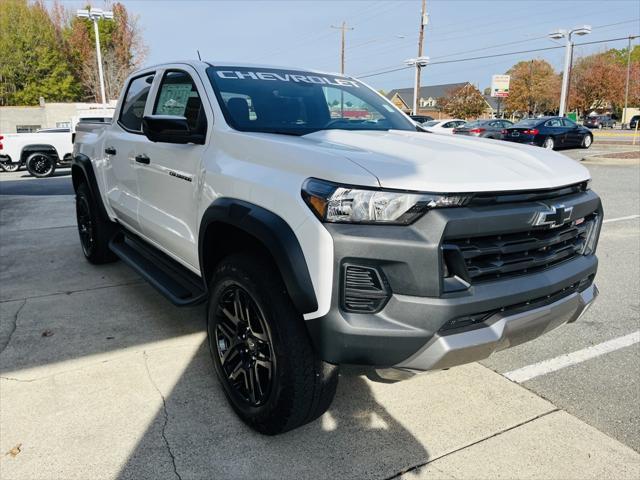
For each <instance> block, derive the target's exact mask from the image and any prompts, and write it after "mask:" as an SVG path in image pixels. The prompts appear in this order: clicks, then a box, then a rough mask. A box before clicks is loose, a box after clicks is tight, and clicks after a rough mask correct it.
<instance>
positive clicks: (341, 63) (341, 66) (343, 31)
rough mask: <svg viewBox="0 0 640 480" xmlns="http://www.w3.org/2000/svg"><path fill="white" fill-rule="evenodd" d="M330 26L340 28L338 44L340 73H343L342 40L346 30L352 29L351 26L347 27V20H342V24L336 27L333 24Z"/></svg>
mask: <svg viewBox="0 0 640 480" xmlns="http://www.w3.org/2000/svg"><path fill="white" fill-rule="evenodd" d="M331 28H335V29H336V30H341V38H342V41H341V45H340V73H341V74H343V75H344V41H345V32H346V31H347V30H353V27H347V22H345V21H343V22H342V25H341V26H339V27H336V26H335V25H331Z"/></svg>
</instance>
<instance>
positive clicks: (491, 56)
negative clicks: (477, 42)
mask: <svg viewBox="0 0 640 480" xmlns="http://www.w3.org/2000/svg"><path fill="white" fill-rule="evenodd" d="M636 38H640V35H627V36H626V37H617V38H608V39H606V40H594V41H591V42H581V43H576V44H575V46H576V47H579V46H583V45H595V44H598V43H607V42H617V41H620V40H628V39H631V40H634V39H636ZM560 48H565V46H564V45H557V46H554V47H545V48H533V49H530V50H520V51H517V52H504V53H496V54H493V55H482V56H478V57H467V58H459V59H456V60H443V61H440V62H431V63H429V66H433V65H443V64H446V63H458V62H470V61H472V60H484V59H486V58H496V57H507V56H510V55H520V54H523V53H533V52H543V51H547V50H557V49H560ZM409 68H412V67H411V66H406V67H399V68H394V69H391V70H384V71H382V72H377V73H371V74H369V75H359V76H358V78H369V77H376V76H378V75H385V74H387V73H392V72H398V71H400V70H407V69H409Z"/></svg>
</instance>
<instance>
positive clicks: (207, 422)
mask: <svg viewBox="0 0 640 480" xmlns="http://www.w3.org/2000/svg"><path fill="white" fill-rule="evenodd" d="M162 368H170V364H169V363H164V364H163V362H160V363H159V364H156V365H155V368H153V367H152V368H151V372H152V375H153V374H154V373H158V372H159V370H161V369H162ZM160 375H161V373H160ZM164 396H165V403H164V405H165V407H164V409H163V411H159V412H158V414H157V415H156V417H155V418H154V420H153V421H152V422H151V424H150V425H149V427H148V429H147V431H146V432H145V433H144V435H143V436H142V438H141V440H140V441H139V443H138V445H137V446H136V447H135V449H134V451H133V452H132V453H131V455H130V456H129V458H128V460H127V462H126V464H125V465H124V466H123V468H122V470H121V471H120V474H119V476H118V478H119V479H122V480H124V479H136V478H153V477H155V478H170V477H171V476H174V477H175V478H180V479H183V480H186V479H188V478H239V479H245V478H260V479H262V478H274V479H275V478H277V479H287V478H291V479H300V478H312V477H315V478H318V477H322V478H340V479H347V478H354V479H357V478H358V479H359V478H380V479H382V478H389V477H391V476H393V475H395V474H397V473H399V472H400V471H402V470H403V469H405V468H407V467H410V466H412V465H415V464H417V463H422V462H426V461H427V459H428V457H429V455H428V452H427V449H426V448H425V447H424V446H423V445H422V444H421V443H420V442H419V441H418V440H417V439H416V438H415V437H414V436H413V435H412V434H411V433H410V432H409V431H408V430H407V429H406V428H405V427H404V426H403V425H401V424H400V423H399V422H398V421H397V420H396V419H395V418H394V417H393V416H392V415H390V414H389V413H388V412H387V410H386V409H385V407H384V406H383V405H381V404H380V403H379V402H378V401H377V400H376V398H375V395H374V392H373V391H372V389H371V387H370V383H369V381H368V380H366V379H365V378H364V377H362V376H359V375H356V374H351V373H350V372H346V373H344V374H341V376H340V383H339V386H338V392H337V395H336V398H335V400H334V402H333V404H332V406H331V407H330V409H329V411H328V412H327V413H325V415H323V416H322V417H321V418H320V419H318V420H316V421H314V422H312V423H310V424H308V425H305V426H303V427H301V428H298V429H296V430H293V431H291V432H287V433H284V434H281V435H278V436H273V437H269V436H263V435H260V434H258V433H256V432H254V431H253V430H251V429H250V428H249V427H247V426H246V425H244V424H243V423H242V422H241V421H240V420H239V419H238V418H237V417H236V415H235V414H234V412H233V411H232V409H231V408H230V407H229V406H228V404H227V402H226V399H225V397H224V393H223V391H222V388H221V387H220V385H219V384H218V382H217V379H216V378H215V372H214V369H213V366H212V364H211V359H210V357H209V352H208V349H207V347H206V345H202V346H201V347H200V349H199V350H198V353H197V354H196V355H195V356H194V358H193V359H192V361H191V363H190V364H189V366H188V367H187V369H186V370H185V371H184V373H183V374H182V375H181V377H180V380H179V381H178V382H177V384H176V385H175V386H174V387H173V389H171V390H170V392H167V393H166V394H164Z"/></svg>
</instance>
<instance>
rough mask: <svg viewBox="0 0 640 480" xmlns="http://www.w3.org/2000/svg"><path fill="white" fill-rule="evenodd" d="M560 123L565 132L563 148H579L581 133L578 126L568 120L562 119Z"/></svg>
mask: <svg viewBox="0 0 640 480" xmlns="http://www.w3.org/2000/svg"><path fill="white" fill-rule="evenodd" d="M562 123H563V124H564V127H565V128H566V130H567V133H566V141H565V146H573V147H575V146H579V145H580V144H581V143H582V132H581V131H580V128H578V125H577V124H575V123H573V122H572V121H571V120H569V119H568V118H563V119H562Z"/></svg>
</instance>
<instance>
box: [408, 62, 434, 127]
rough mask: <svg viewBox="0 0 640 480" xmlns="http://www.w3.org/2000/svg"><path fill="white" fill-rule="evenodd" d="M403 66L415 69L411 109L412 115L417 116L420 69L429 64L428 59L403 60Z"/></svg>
mask: <svg viewBox="0 0 640 480" xmlns="http://www.w3.org/2000/svg"><path fill="white" fill-rule="evenodd" d="M404 63H405V64H407V65H409V66H410V67H414V66H415V67H416V75H415V81H414V84H413V108H412V111H411V113H412V115H417V114H418V96H419V95H420V69H421V68H422V67H426V66H427V65H428V64H429V57H418V58H410V59H408V60H405V62H404Z"/></svg>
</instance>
